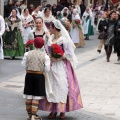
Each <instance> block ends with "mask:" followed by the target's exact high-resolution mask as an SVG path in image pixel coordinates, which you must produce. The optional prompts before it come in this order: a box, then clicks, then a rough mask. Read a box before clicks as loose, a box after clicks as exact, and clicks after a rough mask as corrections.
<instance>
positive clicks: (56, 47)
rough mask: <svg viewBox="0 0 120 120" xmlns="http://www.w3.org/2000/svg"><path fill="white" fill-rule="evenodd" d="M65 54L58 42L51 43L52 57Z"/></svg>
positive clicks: (59, 56)
mask: <svg viewBox="0 0 120 120" xmlns="http://www.w3.org/2000/svg"><path fill="white" fill-rule="evenodd" d="M63 55H64V52H63V50H62V49H61V47H60V46H59V45H57V44H52V45H51V57H53V58H56V59H58V58H61V57H63Z"/></svg>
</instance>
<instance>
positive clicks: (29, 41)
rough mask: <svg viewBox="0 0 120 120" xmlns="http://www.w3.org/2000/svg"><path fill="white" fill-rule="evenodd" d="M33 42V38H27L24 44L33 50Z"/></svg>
mask: <svg viewBox="0 0 120 120" xmlns="http://www.w3.org/2000/svg"><path fill="white" fill-rule="evenodd" d="M33 43H34V40H28V41H27V43H26V44H25V46H26V47H27V48H29V50H33V49H34V45H33Z"/></svg>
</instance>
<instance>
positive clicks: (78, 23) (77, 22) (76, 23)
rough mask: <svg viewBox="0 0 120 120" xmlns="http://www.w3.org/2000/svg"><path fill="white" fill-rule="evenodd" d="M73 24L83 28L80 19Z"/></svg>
mask: <svg viewBox="0 0 120 120" xmlns="http://www.w3.org/2000/svg"><path fill="white" fill-rule="evenodd" d="M73 24H75V25H77V26H78V28H79V29H82V28H81V21H80V20H79V19H76V20H75V21H74V23H73Z"/></svg>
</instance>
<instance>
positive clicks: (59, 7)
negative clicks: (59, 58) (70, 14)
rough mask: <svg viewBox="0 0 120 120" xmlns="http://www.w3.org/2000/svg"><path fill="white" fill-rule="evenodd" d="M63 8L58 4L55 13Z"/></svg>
mask: <svg viewBox="0 0 120 120" xmlns="http://www.w3.org/2000/svg"><path fill="white" fill-rule="evenodd" d="M62 9H63V6H62V5H61V4H60V2H58V3H57V8H56V11H62Z"/></svg>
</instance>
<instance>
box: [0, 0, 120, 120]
mask: <svg viewBox="0 0 120 120" xmlns="http://www.w3.org/2000/svg"><path fill="white" fill-rule="evenodd" d="M4 10H5V12H4V17H2V16H0V59H4V56H10V59H14V58H15V57H18V56H23V60H22V63H21V64H22V66H23V67H24V68H25V70H26V77H25V86H24V94H23V97H24V98H25V99H26V102H25V105H26V111H27V113H28V118H27V120H41V118H40V117H39V116H38V115H37V111H38V109H39V110H43V111H49V112H50V114H49V115H48V119H53V118H56V116H57V113H58V112H59V113H60V116H59V118H60V119H63V118H65V112H70V111H73V110H78V109H81V108H82V107H83V104H82V99H81V95H80V88H79V85H78V81H77V78H76V75H75V72H74V68H75V67H76V64H77V58H76V55H75V53H74V50H75V48H76V47H77V48H80V47H83V46H84V45H85V40H89V39H90V38H89V37H90V36H92V35H94V33H95V28H96V31H98V32H99V35H98V39H99V40H100V42H99V46H98V50H97V52H99V53H101V49H102V46H103V45H104V48H105V52H106V60H107V62H109V61H110V56H111V53H112V47H113V46H114V52H117V56H118V61H119V60H120V5H116V6H113V5H112V4H108V6H106V4H105V3H102V4H101V3H98V2H96V4H95V6H92V5H91V4H90V5H89V6H85V5H84V4H83V2H81V3H80V5H77V1H76V0H74V1H73V3H72V2H69V3H67V4H64V3H59V2H58V4H57V5H56V4H54V5H53V6H52V5H50V4H47V5H45V2H42V5H39V6H37V7H34V5H33V4H31V5H30V6H27V5H26V1H25V0H23V1H22V3H21V4H20V3H19V1H15V2H14V3H13V1H12V0H8V4H7V5H5V7H4Z"/></svg>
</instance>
